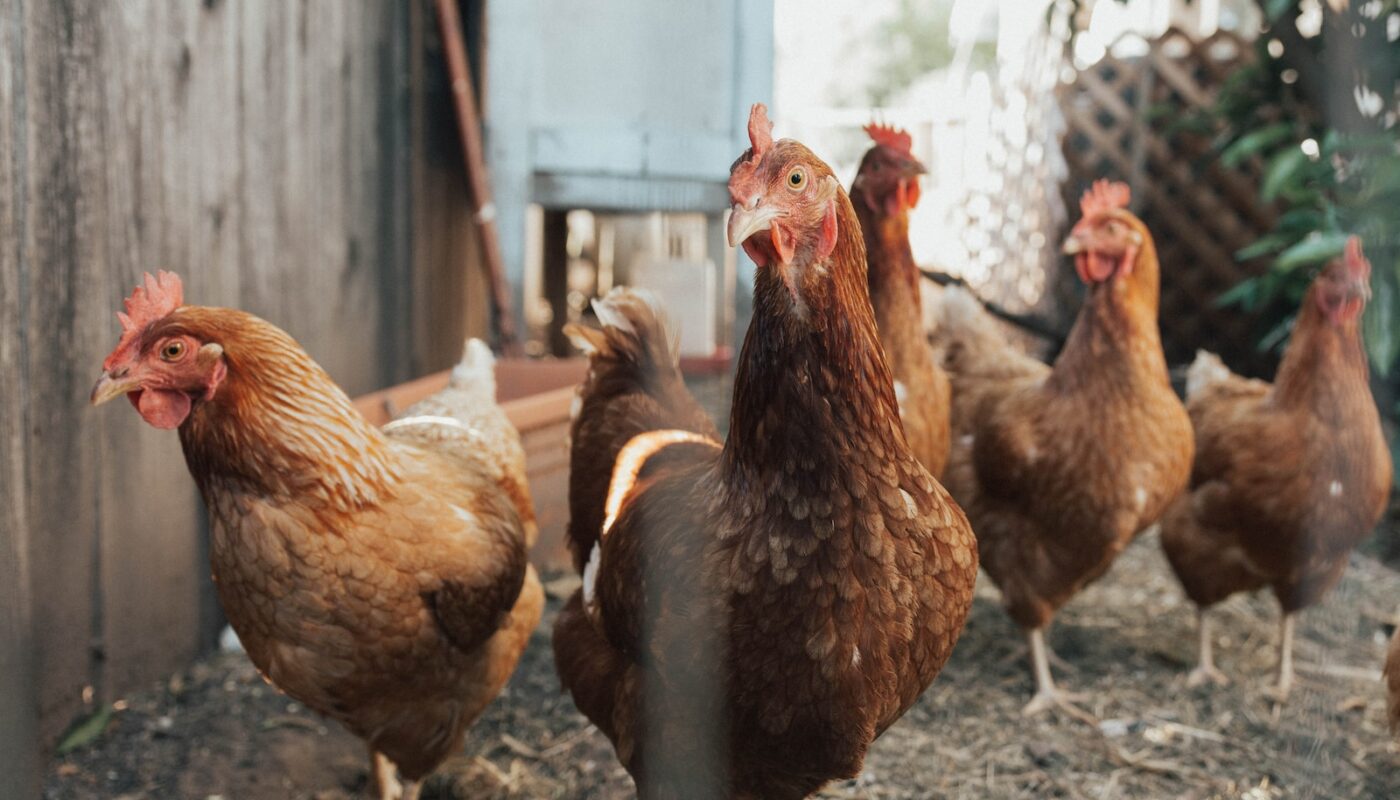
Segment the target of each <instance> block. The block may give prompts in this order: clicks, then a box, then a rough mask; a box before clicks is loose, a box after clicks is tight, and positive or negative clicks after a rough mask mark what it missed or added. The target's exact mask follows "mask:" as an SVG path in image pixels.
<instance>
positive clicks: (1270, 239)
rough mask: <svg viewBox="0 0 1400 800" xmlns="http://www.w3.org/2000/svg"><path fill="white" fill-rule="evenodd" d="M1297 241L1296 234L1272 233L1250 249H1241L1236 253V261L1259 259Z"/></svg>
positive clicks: (1250, 246) (1256, 242) (1249, 247)
mask: <svg viewBox="0 0 1400 800" xmlns="http://www.w3.org/2000/svg"><path fill="white" fill-rule="evenodd" d="M1297 240H1298V236H1297V235H1296V234H1288V233H1281V232H1280V233H1271V234H1269V235H1268V236H1265V237H1263V238H1262V239H1259V240H1257V241H1255V242H1254V244H1251V245H1249V246H1248V247H1243V248H1240V249H1239V250H1237V251H1235V260H1236V261H1248V260H1250V259H1251V258H1258V257H1259V256H1262V255H1264V254H1265V253H1273V252H1277V251H1278V250H1282V249H1283V248H1284V247H1286V246H1288V245H1290V244H1293V243H1294V242H1296V241H1297Z"/></svg>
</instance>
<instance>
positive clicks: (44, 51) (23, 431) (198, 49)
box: [0, 0, 485, 785]
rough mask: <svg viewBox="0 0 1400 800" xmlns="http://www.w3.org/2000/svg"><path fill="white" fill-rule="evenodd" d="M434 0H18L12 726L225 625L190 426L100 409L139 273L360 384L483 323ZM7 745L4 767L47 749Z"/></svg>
mask: <svg viewBox="0 0 1400 800" xmlns="http://www.w3.org/2000/svg"><path fill="white" fill-rule="evenodd" d="M424 2H426V0H415V2H414V3H411V4H408V3H398V2H388V0H381V1H380V2H374V3H343V2H339V1H338V0H292V1H290V2H286V3H279V2H270V0H256V1H254V0H250V1H249V2H238V3H232V2H206V1H205V0H176V1H175V2H169V1H168V0H129V2H123V3H92V2H87V1H86V0H55V2H48V1H47V0H46V1H45V2H20V0H0V159H4V161H3V162H2V163H0V312H3V314H4V316H3V317H0V324H3V325H4V327H5V331H4V333H5V335H4V337H3V340H0V404H2V405H3V407H0V447H3V448H4V451H3V453H0V481H3V485H0V525H3V528H0V534H3V537H0V676H4V680H3V681H0V684H3V685H0V712H2V713H3V719H0V745H7V744H9V740H7V739H6V738H4V737H11V738H14V737H13V735H12V732H13V731H16V730H22V729H24V728H25V727H27V726H28V725H29V724H30V723H32V722H34V721H35V720H36V719H37V726H38V731H39V735H38V739H37V741H39V742H42V743H44V744H51V743H52V742H53V741H54V740H55V738H56V735H57V734H58V733H59V732H60V731H61V730H62V729H63V728H64V727H66V726H67V725H68V724H69V723H70V722H71V721H72V719H73V718H74V716H75V715H76V714H77V713H78V712H80V711H82V710H83V701H82V697H83V690H84V688H85V687H88V686H92V687H93V688H94V690H95V691H94V695H95V699H97V700H111V699H115V698H116V697H117V696H119V695H120V694H122V693H124V692H126V691H128V690H130V689H131V688H132V687H134V686H136V685H139V684H142V683H145V682H147V681H150V680H152V679H155V678H158V677H160V676H161V675H164V674H166V673H168V672H169V671H170V670H172V669H174V668H176V667H178V666H179V665H180V664H181V663H182V662H184V661H185V660H187V659H188V658H189V657H190V656H191V655H192V654H194V653H195V652H196V651H197V650H198V649H199V648H200V646H201V644H204V645H207V644H209V643H211V642H212V640H213V636H214V634H215V633H216V631H217V628H216V626H217V625H218V624H219V623H220V622H221V617H220V615H219V614H218V612H217V609H216V606H212V605H211V602H212V601H211V598H212V592H211V587H210V584H209V581H208V577H207V576H208V561H207V543H206V538H205V527H206V525H207V523H206V518H205V514H204V511H203V509H202V508H201V507H200V505H199V503H198V499H197V496H196V493H195V491H194V485H193V482H192V481H190V479H189V477H188V475H187V473H186V470H185V466H184V460H183V458H182V456H181V454H180V452H179V445H178V440H177V438H176V437H175V436H173V435H170V434H168V433H164V432H160V431H155V430H153V429H151V428H149V427H147V426H146V425H145V424H144V423H142V422H141V421H140V419H139V417H137V415H135V414H133V413H131V411H130V410H129V409H126V408H125V407H124V404H113V405H111V406H110V407H104V408H102V409H100V410H96V411H94V410H91V409H89V408H88V407H87V402H86V400H87V393H88V391H89V389H90V388H91V385H92V381H93V380H94V379H95V378H96V376H97V372H98V369H99V365H100V363H101V359H102V358H103V356H104V355H105V354H106V353H107V352H108V351H109V350H110V349H111V347H112V346H113V344H114V343H115V342H116V340H117V333H118V331H117V325H116V323H115V321H114V319H113V311H115V310H117V309H118V308H119V307H120V301H121V298H122V297H123V296H125V295H126V294H127V293H128V292H129V291H130V288H131V287H132V286H133V285H134V284H135V282H136V280H137V278H138V276H139V275H140V273H141V272H143V271H146V270H153V269H157V268H162V269H173V270H176V271H178V272H179V273H180V274H181V275H182V276H183V277H184V279H185V285H186V298H187V300H189V301H190V302H192V303H199V304H205V305H226V306H236V307H241V308H246V309H248V310H250V311H253V312H254V313H257V314H259V315H261V316H264V317H266V318H267V319H269V320H270V321H272V322H274V323H276V324H278V325H280V326H282V327H284V328H286V329H287V330H289V331H290V332H291V333H292V334H293V335H294V336H296V337H297V338H298V339H299V340H301V341H302V343H303V344H304V345H305V346H306V348H307V349H308V351H310V352H311V353H312V355H313V356H315V357H316V358H317V359H318V360H319V361H321V363H322V364H324V365H325V366H326V368H327V369H328V371H329V372H330V373H331V375H332V376H333V377H334V378H335V379H336V380H337V381H339V382H340V383H341V384H342V385H343V386H344V387H345V388H346V389H347V390H348V391H350V392H352V393H361V392H364V391H368V390H370V389H373V388H377V387H379V386H381V385H384V384H385V383H388V382H394V381H399V380H404V379H406V378H409V377H411V376H413V375H414V374H420V373H422V372H424V371H426V369H427V368H428V367H429V366H432V367H440V366H447V365H449V364H451V363H452V362H453V361H455V360H456V358H457V357H458V354H459V352H460V348H461V339H462V337H463V335H464V333H465V332H466V331H484V330H485V304H484V297H485V293H484V290H482V289H481V288H480V287H479V286H474V284H473V283H472V281H473V280H476V278H474V277H473V274H472V273H473V264H474V259H475V256H474V255H473V254H474V252H475V243H474V242H473V241H472V239H471V238H470V237H471V235H472V232H473V228H472V226H471V225H470V220H469V219H468V218H467V217H466V216H465V214H466V211H465V210H466V209H467V208H468V207H469V205H468V203H467V200H468V198H467V197H466V195H465V181H464V178H463V174H462V172H461V168H460V165H459V164H458V165H455V166H454V165H449V166H444V164H443V162H442V161H441V159H440V157H441V156H446V157H455V155H456V153H457V152H458V151H457V148H456V147H455V146H451V145H453V144H454V142H453V140H452V139H451V138H450V137H451V136H452V135H453V131H454V129H453V128H452V125H451V116H450V114H451V106H450V103H449V102H448V101H447V100H448V95H447V94H446V87H445V85H442V86H440V88H439V89H433V88H432V87H426V88H425V86H424V85H422V84H414V83H413V82H412V81H411V80H410V77H411V74H412V73H413V72H414V71H415V70H416V72H417V74H419V75H422V76H431V75H432V74H433V72H434V71H435V70H441V64H440V63H439V62H438V61H437V60H436V57H435V55H434V54H432V53H424V52H423V51H422V50H416V49H412V48H411V45H410V38H409V32H410V23H411V20H412V19H413V16H414V15H415V14H416V13H417V12H416V11H415V10H414V6H420V5H422V4H423V3H424ZM421 33H422V31H420V34H421ZM418 41H419V42H420V43H421V42H422V41H423V38H422V36H420V37H419V40H418ZM430 92H439V94H438V95H437V96H436V97H435V96H434V95H433V94H431V93H430ZM430 104H435V105H437V106H438V107H437V108H432V107H429V106H430ZM410 105H413V106H414V107H416V108H418V110H419V112H420V116H419V117H418V118H417V121H418V123H420V124H419V125H417V126H416V127H415V125H414V124H413V118H411V117H410V115H409V113H408V111H409V109H410ZM444 134H445V137H446V138H445V139H442V138H441V137H443V136H444ZM415 175H416V177H415ZM415 203H418V204H419V205H420V207H421V209H422V210H424V211H426V212H427V214H426V219H419V218H418V217H417V216H415V215H413V210H414V204H415ZM415 237H417V238H421V239H422V241H423V243H424V246H423V247H417V246H415V244H414V239H415ZM470 295H475V297H472V298H471V299H470V307H471V308H472V309H474V310H471V311H468V312H467V314H468V315H470V316H467V317H464V314H463V309H464V307H467V306H468V304H469V296H470ZM420 309H421V310H422V312H423V313H414V312H415V311H416V310H420ZM413 319H427V320H429V321H430V324H429V325H425V326H420V329H418V330H415V329H414V328H412V327H411V325H410V322H409V321H410V320H413ZM464 320H465V321H464ZM21 322H24V323H25V325H24V327H21ZM12 334H17V335H12ZM415 358H418V359H419V360H418V361H417V362H415V361H414V359H415ZM26 574H27V576H28V581H27V587H28V588H27V589H26V581H25V575H26ZM26 669H28V670H29V671H28V672H26ZM26 675H32V676H33V680H32V681H30V680H29V678H27V677H26ZM31 689H32V690H33V691H32V692H31ZM25 708H28V709H29V712H28V715H27V716H26V714H25V711H24V709H25ZM12 710H13V712H14V713H11V712H12ZM22 738H24V739H25V740H26V741H28V742H29V743H30V744H31V745H32V744H33V743H34V742H35V741H36V738H35V737H34V736H33V735H28V736H25V737H22ZM3 751H4V752H3V757H0V775H5V776H6V778H7V780H8V779H9V778H10V777H11V776H14V775H22V774H23V770H24V769H27V767H26V766H25V764H26V763H27V762H26V761H25V759H31V760H32V758H33V752H34V750H33V748H32V747H31V748H29V749H16V748H11V747H3ZM11 767H13V769H11ZM7 785H8V784H7Z"/></svg>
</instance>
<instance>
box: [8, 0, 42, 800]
mask: <svg viewBox="0 0 1400 800" xmlns="http://www.w3.org/2000/svg"><path fill="white" fill-rule="evenodd" d="M19 22H20V13H19V4H18V3H17V2H15V0H0V52H14V51H15V50H16V49H17V48H18V45H19V40H20V26H19ZM23 78H24V73H23V69H22V65H20V64H15V63H11V62H9V61H7V60H5V59H0V230H4V231H15V230H19V228H20V225H21V223H22V221H23V219H24V209H23V195H22V191H21V187H20V186H19V185H18V183H17V182H16V166H17V163H16V162H17V161H18V160H19V158H20V157H21V153H22V145H23V131H20V130H16V122H17V120H18V119H19V111H20V109H21V108H22V106H23V91H24V86H23ZM19 257H20V247H19V241H18V240H17V239H16V238H15V237H13V236H7V237H4V238H0V320H3V321H4V324H5V327H6V328H7V329H8V328H9V327H10V326H11V325H14V326H15V327H16V328H18V331H17V334H18V335H15V333H16V332H12V331H10V330H6V331H5V332H4V333H3V334H0V775H3V776H5V782H6V784H8V785H9V786H10V789H9V791H13V792H15V793H16V796H19V797H37V796H38V794H39V775H40V758H39V747H38V742H37V741H36V739H35V736H34V731H35V726H36V724H37V722H38V705H37V704H36V703H35V698H34V670H33V660H32V658H31V656H32V647H33V642H32V639H31V635H32V627H31V620H30V613H29V612H30V604H29V570H28V566H29V565H28V558H27V552H28V546H27V538H26V536H25V533H26V531H27V520H26V493H25V477H24V454H25V437H24V427H25V424H24V415H25V402H24V394H25V392H24V384H25V374H24V353H25V351H26V345H27V343H28V336H27V333H26V331H25V330H24V326H23V321H24V307H23V306H24V301H23V287H22V278H21V273H20V260H19Z"/></svg>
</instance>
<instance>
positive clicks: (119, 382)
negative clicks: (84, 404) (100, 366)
mask: <svg viewBox="0 0 1400 800" xmlns="http://www.w3.org/2000/svg"><path fill="white" fill-rule="evenodd" d="M140 388H141V379H140V378H137V377H135V376H133V375H132V374H131V368H130V367H120V368H118V369H115V370H112V371H111V372H104V373H102V377H100V378H98V379H97V384H96V385H95V386H93V387H92V397H91V398H90V402H91V403H92V404H93V405H94V406H100V405H102V404H103V403H105V402H107V401H108V400H113V399H115V398H118V397H121V396H122V395H124V394H128V393H130V392H134V391H136V390H137V389H140Z"/></svg>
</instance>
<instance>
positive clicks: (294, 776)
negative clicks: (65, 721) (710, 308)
mask: <svg viewBox="0 0 1400 800" xmlns="http://www.w3.org/2000/svg"><path fill="white" fill-rule="evenodd" d="M572 580H573V579H572V578H569V577H563V578H559V579H556V582H553V583H552V584H551V589H552V592H551V594H553V595H562V594H563V593H564V592H565V591H566V590H568V589H570V588H571V583H572ZM996 598H997V594H996V590H995V589H994V588H993V587H991V586H990V585H986V582H985V580H984V582H983V585H981V586H979V589H978V596H977V601H976V604H975V606H974V608H973V612H972V616H971V619H970V621H969V623H968V626H967V630H966V632H965V633H964V634H963V637H962V640H961V641H960V643H959V644H958V647H957V650H956V651H955V652H954V654H953V657H952V660H951V661H950V663H949V664H948V666H947V668H946V669H945V670H944V672H943V674H942V675H941V676H939V678H938V680H937V681H935V682H934V684H933V686H932V687H930V689H929V690H928V691H927V692H926V693H925V694H924V696H923V698H922V699H921V700H920V701H919V703H918V704H917V705H916V706H915V707H914V708H913V709H912V710H911V711H910V712H909V714H908V715H906V716H905V717H904V719H903V720H901V721H900V722H899V723H898V724H897V725H895V726H894V727H893V728H892V729H891V730H890V731H888V732H887V733H886V734H885V735H884V736H883V737H882V738H881V739H880V740H879V741H877V742H876V743H875V745H874V747H873V748H872V750H871V754H870V757H869V759H868V760H867V762H866V771H865V773H864V774H863V775H862V776H861V777H860V779H858V780H856V781H851V782H848V783H845V784H840V785H834V786H831V787H829V788H828V789H827V791H826V792H825V793H824V794H823V795H822V797H825V798H984V797H985V798H1023V797H1065V798H1119V797H1122V798H1149V797H1150V798H1164V797H1182V798H1202V799H1204V798H1248V799H1249V800H1269V799H1270V798H1385V797H1400V750H1397V748H1396V747H1395V746H1394V745H1392V744H1391V743H1390V739H1389V737H1388V736H1387V734H1386V732H1385V728H1384V723H1383V705H1382V703H1383V696H1382V689H1381V685H1380V683H1379V669H1380V664H1381V661H1382V658H1383V651H1384V645H1383V642H1384V638H1385V634H1386V631H1388V630H1389V629H1390V628H1389V626H1391V625H1392V624H1393V623H1394V622H1396V621H1397V620H1396V609H1397V604H1400V575H1398V574H1397V573H1395V572H1393V571H1392V570H1390V569H1388V568H1387V567H1384V566H1382V565H1381V564H1380V563H1379V562H1377V561H1375V560H1373V559H1371V558H1369V557H1366V556H1356V557H1355V559H1354V563H1353V564H1352V567H1351V569H1350V570H1349V572H1348V575H1347V577H1346V579H1345V580H1344V582H1343V584H1342V585H1341V586H1340V587H1339V588H1338V590H1337V591H1336V592H1334V593H1333V594H1332V595H1331V596H1330V597H1329V598H1328V599H1327V601H1326V602H1325V603H1324V605H1322V606H1321V607H1319V608H1316V609H1312V610H1310V611H1309V612H1307V613H1306V614H1305V615H1304V617H1303V620H1302V624H1301V625H1300V639H1299V642H1298V650H1297V655H1298V659H1299V661H1300V664H1299V670H1300V680H1301V686H1300V687H1299V688H1298V689H1297V690H1295V693H1294V697H1293V699H1292V701H1291V702H1290V703H1289V704H1288V705H1287V706H1285V707H1283V708H1282V709H1278V710H1277V711H1275V709H1274V707H1273V704H1272V703H1271V702H1269V701H1268V700H1266V699H1265V698H1264V697H1263V696H1262V694H1261V689H1262V688H1263V687H1264V686H1265V685H1267V683H1268V681H1269V679H1270V677H1271V673H1272V669H1273V662H1274V654H1275V641H1276V624H1277V611H1276V609H1275V607H1274V605H1273V601H1272V599H1270V598H1269V597H1267V596H1258V597H1236V598H1234V599H1232V600H1231V601H1229V602H1227V603H1225V604H1223V605H1222V606H1221V607H1219V608H1218V609H1217V610H1216V611H1215V612H1214V614H1215V618H1216V620H1217V623H1216V632H1217V638H1216V644H1217V657H1218V663H1219V665H1220V667H1221V668H1222V669H1223V670H1224V671H1225V672H1226V673H1227V674H1229V675H1230V676H1231V677H1232V678H1233V683H1232V684H1231V685H1230V686H1228V687H1225V688H1201V689H1188V688H1187V687H1186V685H1185V681H1184V672H1185V671H1186V669H1187V668H1189V666H1190V665H1191V664H1192V663H1193V659H1194V657H1195V622H1194V615H1193V613H1192V611H1191V609H1190V607H1189V606H1188V605H1187V604H1185V602H1184V600H1183V598H1182V596H1181V593H1180V590H1179V589H1178V588H1177V586H1176V584H1175V582H1174V580H1173V578H1172V577H1171V575H1170V573H1169V571H1168V568H1167V565H1166V562H1165V560H1164V559H1163V558H1162V556H1161V554H1160V550H1159V549H1158V544H1157V541H1156V537H1155V535H1153V534H1151V533H1149V534H1147V535H1145V536H1144V537H1142V538H1141V539H1140V540H1139V541H1138V542H1137V543H1135V544H1134V545H1133V546H1132V547H1130V548H1129V549H1128V550H1127V551H1126V552H1125V553H1124V555H1123V556H1122V558H1121V559H1120V560H1119V562H1118V564H1117V565H1115V567H1114V569H1113V570H1112V571H1111V572H1110V573H1109V575H1108V576H1107V577H1106V578H1105V579H1104V580H1103V581H1101V582H1100V583H1098V584H1097V585H1095V586H1093V587H1092V588H1091V589H1090V590H1088V591H1086V592H1085V593H1084V594H1083V595H1081V596H1080V597H1079V598H1077V599H1076V600H1075V601H1074V602H1072V603H1071V604H1070V605H1069V606H1068V607H1067V608H1066V609H1065V610H1064V612H1063V613H1062V614H1061V615H1060V618H1059V621H1058V623H1057V625H1056V627H1055V628H1054V630H1053V632H1052V634H1051V644H1052V647H1053V648H1054V649H1055V650H1056V652H1057V653H1058V655H1059V656H1060V658H1062V659H1063V661H1064V665H1062V666H1059V667H1057V674H1058V676H1059V678H1060V680H1061V681H1062V683H1064V684H1065V685H1066V686H1067V688H1070V689H1073V690H1076V691H1083V692H1087V693H1088V695H1089V696H1090V698H1091V700H1090V701H1089V702H1088V703H1087V704H1086V707H1087V709H1088V710H1089V711H1090V712H1091V713H1092V714H1093V715H1094V717H1096V718H1097V720H1098V723H1097V724H1096V725H1089V724H1087V723H1086V722H1084V721H1081V720H1078V719H1075V718H1073V717H1070V716H1067V715H1064V714H1056V715H1051V716H1043V717H1039V718H1035V719H1030V720H1027V719H1025V718H1023V717H1022V716H1021V713H1020V709H1021V706H1022V704H1024V703H1025V702H1026V700H1027V699H1028V698H1029V695H1030V691H1031V681H1030V676H1029V674H1028V671H1027V668H1026V665H1025V647H1024V644H1023V642H1022V639H1021V637H1020V636H1019V635H1018V633H1017V631H1016V629H1015V628H1014V626H1013V625H1012V624H1011V622H1010V621H1009V620H1008V619H1007V618H1006V616H1005V615H1004V614H1003V613H1002V611H1001V610H1000V608H999V607H998V605H997V599H996ZM560 603H561V599H560V597H559V596H553V597H551V599H550V606H549V611H548V614H547V616H546V618H545V622H544V624H542V625H541V626H540V629H539V631H538V632H537V633H536V634H535V637H534V640H533V642H532V643H531V646H530V648H529V650H528V651H527V652H526V654H525V657H524V658H523V660H522V661H521V663H520V667H519V669H518V670H517V672H516V674H515V676H514V678H513V680H512V681H511V683H510V686H509V688H508V689H507V691H506V692H505V693H504V694H503V695H502V696H501V697H500V698H499V699H498V700H497V701H496V702H495V703H494V704H493V705H492V706H491V708H490V709H489V710H488V711H487V713H486V714H485V715H484V716H483V717H482V718H481V719H480V720H479V721H478V722H477V724H476V725H475V727H474V728H473V730H472V732H471V734H470V736H469V739H468V744H467V747H466V749H465V752H464V753H463V754H462V756H461V757H459V758H457V759H455V760H453V761H451V762H449V763H448V765H447V766H446V767H445V768H444V769H443V770H441V771H440V773H439V774H438V775H436V776H435V777H434V778H433V780H432V782H431V783H430V785H429V791H427V792H425V797H428V798H432V797H437V798H579V799H582V798H590V799H593V798H596V799H598V800H613V799H614V798H627V797H631V796H633V790H632V785H631V781H630V779H629V778H628V777H627V775H626V773H625V772H624V771H623V770H622V768H621V767H620V766H619V765H618V763H617V761H616V759H615V758H614V757H613V754H612V750H611V748H610V746H609V745H608V743H607V740H606V739H604V738H603V736H602V735H601V734H599V733H598V732H597V731H596V730H595V729H593V728H592V727H591V726H590V725H588V723H587V722H586V721H585V720H584V719H583V717H581V716H580V715H579V714H578V713H577V712H576V711H575V710H574V708H573V705H572V703H571V702H570V700H569V698H568V697H567V696H566V695H563V694H561V693H560V690H559V683H558V680H557V679H556V677H555V675H554V669H553V664H552V661H551V655H550V648H549V630H550V627H551V625H552V621H553V615H554V612H555V611H556V610H557V609H558V607H559V605H560ZM119 706H120V708H119V710H117V711H116V712H115V713H114V714H113V715H112V717H111V719H110V721H109V722H108V723H107V725H106V727H105V729H104V730H103V732H102V733H101V734H100V735H99V736H97V737H96V738H95V739H93V740H92V741H91V742H90V743H88V744H87V745H86V746H85V747H83V748H81V749H79V750H77V751H75V752H72V753H70V754H68V755H67V756H64V757H61V758H59V759H57V760H56V761H55V762H54V763H53V764H52V765H51V768H50V771H49V775H48V781H47V786H46V789H45V797H46V798H51V799H52V800H58V799H59V798H121V799H122V800H135V798H162V800H163V799H164V798H192V799H193V800H212V799H213V798H221V799H222V800H260V799H261V798H268V799H269V800H270V799H271V798H278V800H282V799H284V798H314V799H315V800H342V799H343V798H350V797H356V796H366V795H365V794H364V793H365V789H366V785H367V769H366V758H365V754H364V751H363V749H362V747H361V746H360V745H359V744H358V742H357V740H355V739H354V738H353V737H351V736H350V735H348V734H347V733H345V732H344V731H343V730H341V729H340V728H339V727H337V726H336V725H335V724H334V723H328V722H325V721H323V720H321V719H319V718H317V717H316V716H315V715H313V714H310V713H309V712H307V710H306V709H304V708H302V707H301V706H300V705H298V704H296V703H293V702H291V701H289V700H288V699H287V698H285V697H283V696H281V695H279V694H278V693H277V692H276V691H274V690H273V689H272V688H271V687H269V686H267V685H266V684H264V683H263V682H262V680H261V679H259V677H258V676H257V673H256V672H255V671H254V670H253V668H252V667H251V665H250V664H249V663H248V662H247V660H246V659H245V658H244V657H243V656H242V655H241V654H238V653H221V654H218V655H215V656H213V657H211V658H209V659H207V660H205V661H202V662H199V663H197V664H195V665H193V666H192V667H190V668H189V669H188V670H186V671H184V672H182V673H180V674H179V675H175V676H172V677H171V678H170V679H169V680H168V681H167V682H165V683H164V684H163V685H159V686H153V687H151V689H150V690H148V691H145V692H142V693H140V694H137V695H134V696H132V697H129V698H127V699H126V701H125V702H124V703H121V704H119Z"/></svg>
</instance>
